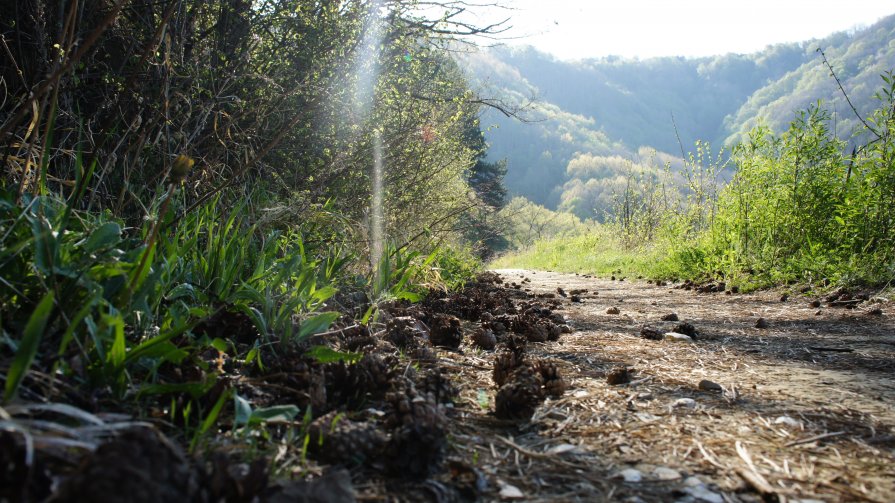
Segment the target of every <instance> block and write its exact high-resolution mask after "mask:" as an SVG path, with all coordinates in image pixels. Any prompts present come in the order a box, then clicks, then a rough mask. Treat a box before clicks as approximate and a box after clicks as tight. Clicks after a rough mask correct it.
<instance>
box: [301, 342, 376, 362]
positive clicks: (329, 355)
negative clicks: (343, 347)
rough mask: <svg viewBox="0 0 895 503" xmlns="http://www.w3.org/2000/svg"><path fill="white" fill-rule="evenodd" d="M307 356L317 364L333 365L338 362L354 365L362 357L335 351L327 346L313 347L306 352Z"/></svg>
mask: <svg viewBox="0 0 895 503" xmlns="http://www.w3.org/2000/svg"><path fill="white" fill-rule="evenodd" d="M308 356H310V357H311V358H313V359H315V360H317V361H318V362H319V363H335V362H340V361H343V362H345V363H355V362H357V361H358V360H360V359H361V358H362V357H363V356H364V355H363V353H350V352H342V351H336V350H334V349H332V348H330V347H329V346H314V347H312V348H311V349H309V350H308Z"/></svg>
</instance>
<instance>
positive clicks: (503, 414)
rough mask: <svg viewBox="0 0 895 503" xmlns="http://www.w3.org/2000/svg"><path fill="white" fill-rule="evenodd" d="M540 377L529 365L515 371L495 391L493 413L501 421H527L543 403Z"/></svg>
mask: <svg viewBox="0 0 895 503" xmlns="http://www.w3.org/2000/svg"><path fill="white" fill-rule="evenodd" d="M541 384H542V383H541V379H540V376H539V375H538V374H537V373H536V372H535V369H534V368H532V366H530V365H523V366H521V367H519V368H518V369H516V370H515V371H514V372H513V374H512V375H511V376H510V379H509V381H508V382H507V383H506V384H504V385H503V386H501V387H500V389H499V390H497V396H496V397H495V398H494V413H495V415H496V416H497V417H499V418H501V419H514V420H528V419H531V416H532V414H534V412H535V409H537V408H538V405H540V404H541V402H543V401H544V392H543V389H542V388H541Z"/></svg>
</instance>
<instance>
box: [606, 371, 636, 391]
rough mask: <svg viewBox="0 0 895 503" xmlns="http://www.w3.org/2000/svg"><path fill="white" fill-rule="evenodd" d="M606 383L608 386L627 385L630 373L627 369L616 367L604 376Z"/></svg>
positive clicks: (629, 380)
mask: <svg viewBox="0 0 895 503" xmlns="http://www.w3.org/2000/svg"><path fill="white" fill-rule="evenodd" d="M606 382H607V383H608V384H609V385H610V386H616V385H619V384H627V383H629V382H631V373H630V372H628V369H627V367H616V368H614V369H612V370H610V371H609V373H608V374H606Z"/></svg>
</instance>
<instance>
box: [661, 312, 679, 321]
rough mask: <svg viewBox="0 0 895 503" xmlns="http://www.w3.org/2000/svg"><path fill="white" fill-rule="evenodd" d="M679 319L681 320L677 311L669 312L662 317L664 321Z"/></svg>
mask: <svg viewBox="0 0 895 503" xmlns="http://www.w3.org/2000/svg"><path fill="white" fill-rule="evenodd" d="M679 320H680V318H678V316H677V313H668V314H666V315H665V316H663V317H662V321H679Z"/></svg>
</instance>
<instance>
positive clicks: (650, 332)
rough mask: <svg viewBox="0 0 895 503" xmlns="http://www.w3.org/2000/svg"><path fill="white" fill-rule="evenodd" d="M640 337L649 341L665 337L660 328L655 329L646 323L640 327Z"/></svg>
mask: <svg viewBox="0 0 895 503" xmlns="http://www.w3.org/2000/svg"><path fill="white" fill-rule="evenodd" d="M640 337H643V338H644V339H649V340H651V341H661V340H662V339H663V338H665V336H664V335H663V334H662V331H661V330H656V329H655V328H653V327H650V326H646V325H644V326H643V327H641V328H640Z"/></svg>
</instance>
